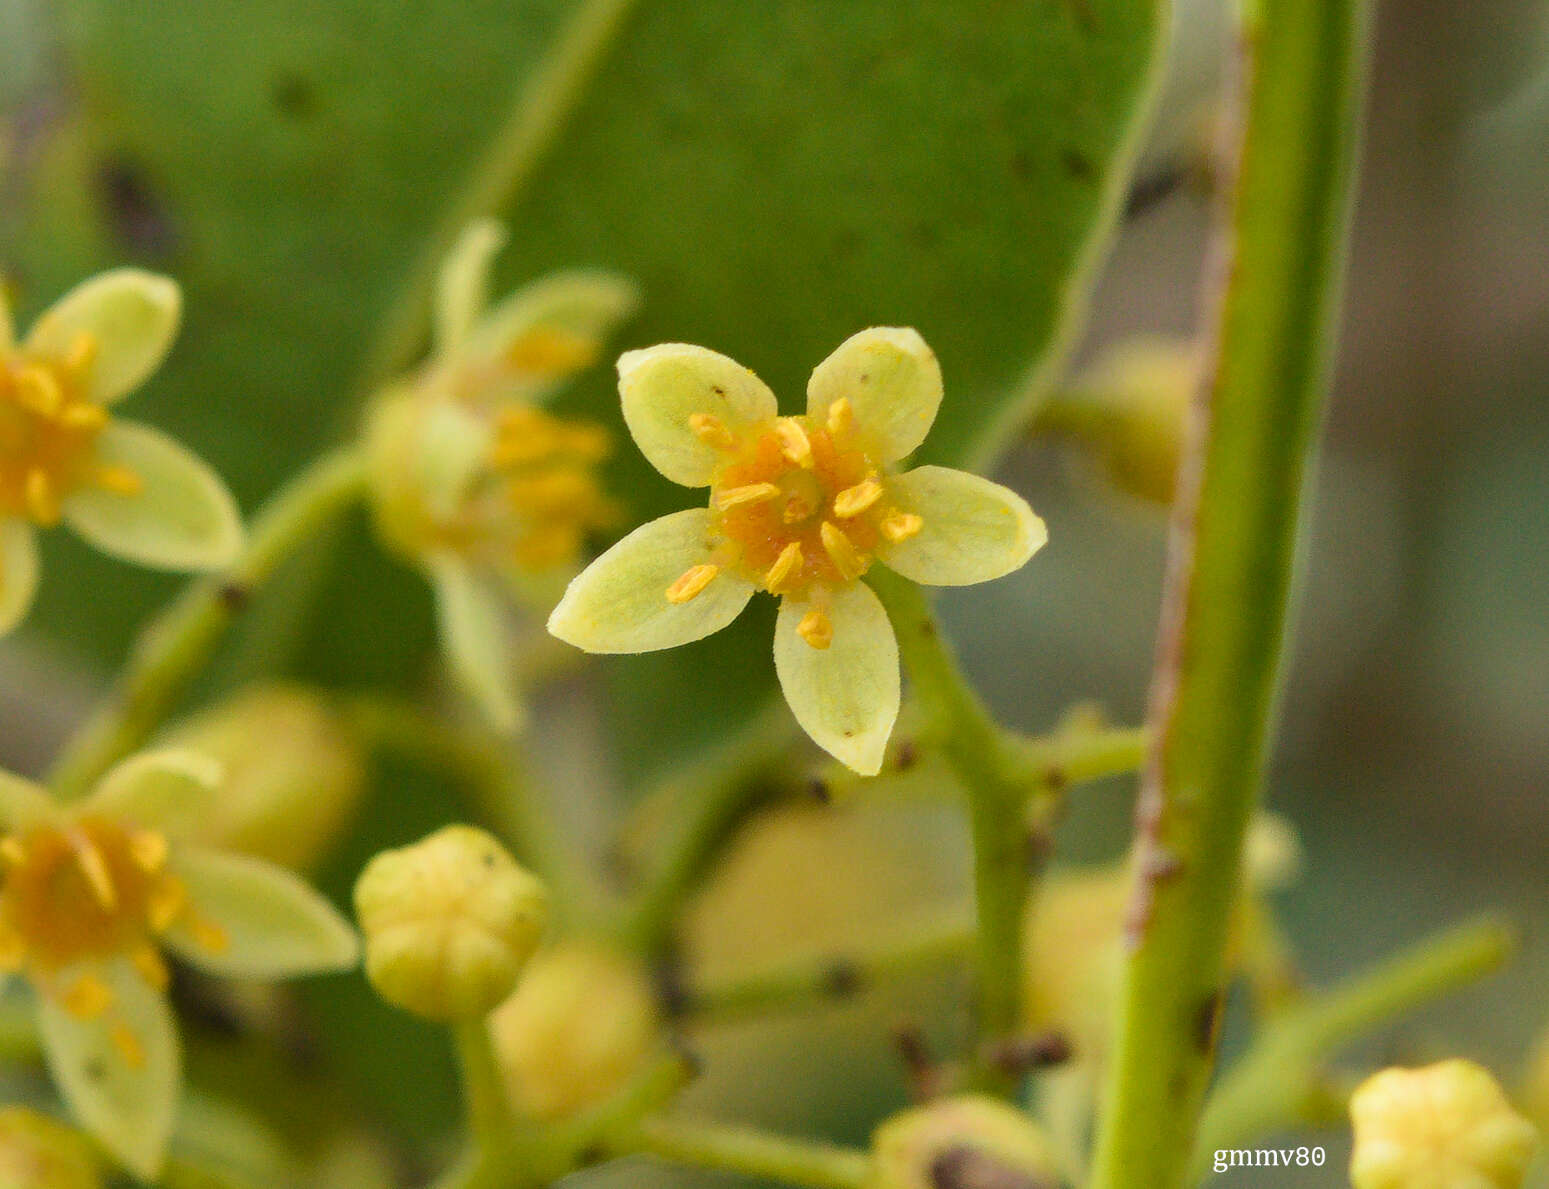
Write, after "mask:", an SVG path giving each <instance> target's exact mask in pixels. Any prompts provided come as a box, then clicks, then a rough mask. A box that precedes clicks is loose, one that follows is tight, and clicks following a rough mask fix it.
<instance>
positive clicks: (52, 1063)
mask: <svg viewBox="0 0 1549 1189" xmlns="http://www.w3.org/2000/svg"><path fill="white" fill-rule="evenodd" d="M97 973H98V975H99V977H101V978H102V979H103V981H104V982H105V983H106V984H107V985H108V988H109V989H110V990H111V991H112V992H113V1003H112V1006H111V1007H110V1008H109V1009H108V1010H107V1011H106V1012H104V1013H103V1014H101V1015H100V1016H98V1017H96V1018H95V1019H92V1020H82V1019H80V1018H78V1017H76V1016H74V1015H72V1014H71V1013H70V1012H68V1011H66V1010H65V1008H64V1007H62V1006H60V1005H59V1004H57V1003H55V1002H53V1000H52V999H50V998H49V997H48V996H46V995H39V997H38V1001H39V1003H38V1030H39V1033H40V1035H41V1037H42V1040H43V1052H44V1055H45V1057H46V1058H47V1060H48V1067H49V1071H50V1072H51V1073H52V1074H53V1077H54V1084H55V1085H57V1086H58V1087H59V1092H60V1094H61V1095H62V1096H63V1098H64V1100H65V1105H67V1106H68V1107H69V1108H70V1113H71V1114H72V1115H73V1116H74V1117H75V1119H76V1121H77V1122H78V1123H80V1125H81V1126H82V1127H83V1128H85V1129H86V1130H87V1131H89V1132H90V1133H91V1134H92V1135H93V1136H95V1137H96V1138H97V1139H98V1140H99V1141H101V1143H102V1145H103V1146H104V1147H105V1148H107V1149H108V1151H109V1152H111V1153H112V1154H113V1155H114V1156H115V1157H117V1158H118V1159H119V1160H120V1161H121V1162H122V1163H123V1164H124V1166H125V1167H126V1168H128V1169H129V1170H130V1171H131V1172H133V1173H134V1174H135V1175H136V1176H138V1177H140V1178H141V1179H142V1180H146V1181H149V1180H154V1179H155V1177H156V1175H157V1173H158V1172H159V1171H160V1170H161V1163H162V1159H163V1157H164V1155H165V1153H166V1148H167V1139H168V1137H169V1136H170V1135H171V1132H172V1119H173V1115H174V1113H175V1111H176V1109H177V1096H178V1083H179V1082H180V1080H181V1072H180V1057H179V1052H178V1039H177V1031H176V1028H175V1026H174V1023H173V1019H172V1009H171V1008H170V1007H169V1006H168V1004H167V1000H166V996H164V995H163V994H162V993H161V992H159V991H156V990H154V989H152V988H151V987H150V986H149V985H148V984H147V983H146V982H145V981H144V979H142V978H141V977H140V975H139V974H138V973H137V972H136V971H135V969H134V967H133V966H131V965H130V964H129V963H128V962H127V961H124V960H121V959H120V960H115V961H113V962H110V963H108V964H107V965H105V966H104V967H102V968H101V969H100V970H99V971H98V972H97ZM115 1037H117V1038H118V1039H115ZM126 1046H127V1047H129V1048H130V1050H131V1051H130V1052H127V1053H126V1052H125V1048H126Z"/></svg>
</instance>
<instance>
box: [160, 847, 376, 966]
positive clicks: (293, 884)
mask: <svg viewBox="0 0 1549 1189" xmlns="http://www.w3.org/2000/svg"><path fill="white" fill-rule="evenodd" d="M170 870H171V871H172V872H173V874H175V875H176V876H177V877H178V878H179V879H181V880H182V881H183V884H184V886H185V887H187V889H188V905H189V912H190V913H191V914H193V916H194V918H195V919H196V920H197V921H198V922H199V923H202V924H207V925H213V926H215V928H216V929H217V930H219V935H220V936H221V937H222V944H221V945H219V946H218V947H212V946H211V945H210V943H209V938H208V936H204V935H203V931H202V930H198V929H195V928H192V927H190V925H189V924H187V923H185V922H182V921H180V922H179V923H177V924H175V925H173V927H172V928H171V929H170V930H168V931H167V932H166V933H165V934H163V939H164V940H165V941H166V943H167V945H168V946H169V947H170V948H171V949H174V950H176V951H177V953H178V954H179V955H180V956H181V957H183V958H186V959H187V960H188V961H189V962H191V963H193V964H194V965H195V966H198V967H201V968H202V969H204V970H208V971H210V972H211V973H213V974H220V975H226V976H228V977H231V978H290V977H292V976H294V975H298V974H318V973H323V972H326V971H336V970H348V969H349V968H350V967H352V966H354V965H355V963H356V962H358V961H359V960H360V942H359V939H358V938H357V937H356V936H355V931H354V930H353V929H352V928H350V926H349V924H348V922H346V921H345V919H344V918H343V917H342V916H341V915H340V914H339V912H338V911H337V910H336V909H335V908H334V907H333V905H332V904H330V903H329V902H328V901H327V900H325V899H324V898H323V897H322V896H321V895H320V894H319V893H317V892H316V891H314V890H313V889H312V887H311V886H310V885H309V884H307V883H306V881H305V880H303V879H302V878H301V877H300V876H299V875H296V874H295V873H294V872H291V871H286V870H285V869H284V868H282V867H276V866H275V865H273V864H272V863H265V862H262V861H261V860H259V859H252V858H248V857H246V856H243V855H228V854H220V853H217V852H215V851H209V850H204V849H202V848H192V847H184V848H180V849H176V850H174V851H173V852H172V859H171V861H170Z"/></svg>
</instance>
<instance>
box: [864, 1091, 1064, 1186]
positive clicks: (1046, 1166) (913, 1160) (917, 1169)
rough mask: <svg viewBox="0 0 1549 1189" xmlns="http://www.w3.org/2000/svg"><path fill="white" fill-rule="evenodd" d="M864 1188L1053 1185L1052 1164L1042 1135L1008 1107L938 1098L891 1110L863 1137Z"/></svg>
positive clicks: (975, 1098)
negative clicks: (867, 1175)
mask: <svg viewBox="0 0 1549 1189" xmlns="http://www.w3.org/2000/svg"><path fill="white" fill-rule="evenodd" d="M871 1153H872V1162H873V1163H872V1173H871V1180H870V1182H869V1186H868V1189H978V1187H979V1186H990V1185H994V1186H1000V1185H1004V1186H1008V1187H1010V1186H1015V1187H1016V1189H1053V1187H1054V1186H1056V1185H1059V1184H1061V1183H1062V1178H1061V1177H1060V1174H1059V1164H1058V1161H1057V1160H1056V1159H1055V1156H1054V1151H1053V1149H1052V1148H1051V1147H1050V1145H1049V1141H1048V1140H1047V1139H1046V1138H1045V1137H1044V1134H1043V1132H1042V1131H1041V1130H1040V1129H1039V1128H1038V1126H1037V1125H1036V1124H1035V1123H1033V1121H1032V1120H1031V1119H1029V1118H1028V1117H1027V1116H1026V1115H1024V1114H1023V1113H1022V1112H1021V1111H1019V1110H1017V1109H1016V1108H1015V1107H1012V1106H1009V1105H1007V1104H1006V1103H1004V1102H999V1101H997V1100H995V1099H993V1098H986V1097H982V1096H980V1095H962V1096H960V1097H957V1098H942V1099H938V1100H937V1101H935V1102H932V1103H929V1104H927V1105H925V1106H921V1107H915V1108H914V1109H913V1110H907V1111H904V1112H903V1113H902V1114H897V1115H894V1116H893V1117H892V1118H891V1119H889V1120H887V1121H886V1122H885V1123H883V1124H882V1126H880V1127H878V1128H877V1130H876V1133H875V1134H874V1135H873V1136H872V1140H871Z"/></svg>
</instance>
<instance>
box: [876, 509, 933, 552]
mask: <svg viewBox="0 0 1549 1189" xmlns="http://www.w3.org/2000/svg"><path fill="white" fill-rule="evenodd" d="M879 527H880V528H881V530H882V535H883V536H884V537H886V538H887V539H888V540H889V541H891V542H893V544H895V545H897V544H898V543H899V542H900V541H907V540H908V539H909V538H910V537H912V536H914V535H915V534H916V533H918V532H919V531H920V530H921V529H922V528H924V527H925V521H924V520H923V519H922V518H921V517H919V516H916V515H915V514H914V513H913V512H892V513H889V514H888V516H887V517H886V518H885V519H884V520H883V521H882V524H881V525H880V526H879Z"/></svg>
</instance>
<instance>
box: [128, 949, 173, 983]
mask: <svg viewBox="0 0 1549 1189" xmlns="http://www.w3.org/2000/svg"><path fill="white" fill-rule="evenodd" d="M131 957H132V961H133V962H134V968H135V970H137V971H139V974H140V977H141V978H143V979H144V980H145V982H146V984H147V985H148V986H149V987H150V988H151V990H153V991H165V990H166V989H167V986H168V984H170V983H171V981H172V975H171V974H170V973H169V972H168V970H167V964H166V963H165V962H164V961H162V957H161V955H160V954H159V953H157V952H156V947H155V946H150V945H142V946H140V947H139V949H137V950H135V952H134V954H133V955H132V956H131Z"/></svg>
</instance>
